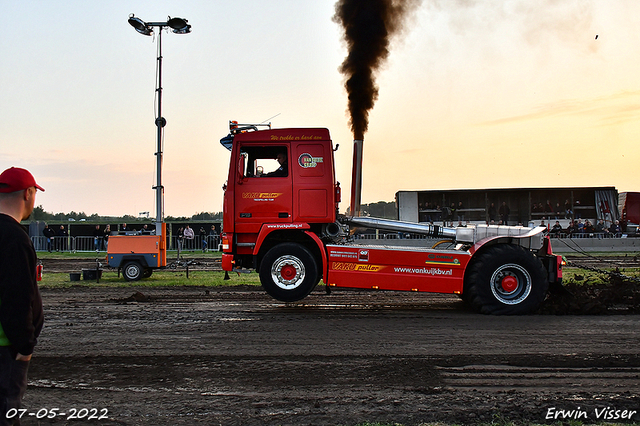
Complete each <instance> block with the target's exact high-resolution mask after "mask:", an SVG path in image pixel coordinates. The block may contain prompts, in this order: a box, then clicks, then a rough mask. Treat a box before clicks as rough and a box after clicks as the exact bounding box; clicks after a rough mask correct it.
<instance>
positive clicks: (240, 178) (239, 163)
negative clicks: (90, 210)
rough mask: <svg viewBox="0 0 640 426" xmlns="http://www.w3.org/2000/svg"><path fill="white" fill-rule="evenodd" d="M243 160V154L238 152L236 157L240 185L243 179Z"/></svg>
mask: <svg viewBox="0 0 640 426" xmlns="http://www.w3.org/2000/svg"><path fill="white" fill-rule="evenodd" d="M244 162H245V157H244V154H240V158H239V159H238V185H242V182H243V181H244Z"/></svg>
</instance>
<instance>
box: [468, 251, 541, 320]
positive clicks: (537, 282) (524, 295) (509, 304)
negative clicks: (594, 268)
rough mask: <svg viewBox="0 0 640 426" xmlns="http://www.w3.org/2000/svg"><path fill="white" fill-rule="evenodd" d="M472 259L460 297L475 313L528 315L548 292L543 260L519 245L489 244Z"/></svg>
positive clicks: (536, 307)
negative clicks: (462, 295) (462, 294)
mask: <svg viewBox="0 0 640 426" xmlns="http://www.w3.org/2000/svg"><path fill="white" fill-rule="evenodd" d="M472 262H473V263H472V264H471V265H470V266H469V269H468V270H467V272H466V274H465V281H464V297H463V299H464V300H465V301H466V302H467V303H469V304H470V305H471V307H472V308H473V309H474V310H475V311H476V312H480V313H483V314H491V315H524V314H529V313H532V312H534V311H535V310H537V309H538V308H539V307H540V304H541V303H542V302H543V300H544V298H545V297H546V295H547V290H548V289H549V281H548V280H547V272H546V270H545V269H544V266H543V265H542V262H541V261H540V260H539V259H538V258H536V257H535V256H534V255H533V254H532V253H531V252H529V251H527V250H525V249H524V248H522V247H520V246H516V245H512V244H499V245H495V246H491V247H488V248H486V249H485V250H484V251H483V252H481V253H479V254H478V255H477V257H476V258H475V259H474V260H473V261H472Z"/></svg>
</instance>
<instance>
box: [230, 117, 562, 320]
mask: <svg viewBox="0 0 640 426" xmlns="http://www.w3.org/2000/svg"><path fill="white" fill-rule="evenodd" d="M230 127H231V133H230V134H229V135H228V136H227V137H225V138H222V139H221V143H222V144H223V145H224V146H225V147H226V148H227V149H229V150H230V151H231V161H230V163H229V164H230V165H229V175H228V180H227V183H226V184H225V187H224V189H225V192H224V220H223V233H222V236H221V237H222V249H223V254H222V268H223V269H224V270H225V271H238V272H239V271H244V270H247V269H254V270H256V271H257V272H258V273H259V275H260V281H261V283H262V286H263V287H264V289H265V290H266V292H267V293H268V294H269V295H271V296H272V297H274V298H275V299H277V300H280V301H284V302H292V301H297V300H300V299H303V298H304V297H306V296H307V295H308V294H309V293H310V292H311V291H312V290H313V289H314V287H315V286H316V285H317V284H318V283H319V282H320V280H323V281H324V283H325V285H326V286H327V291H329V290H330V289H331V288H334V287H348V288H362V289H373V290H396V291H398V290H401V291H416V292H435V293H451V294H458V295H459V296H460V297H461V298H462V299H463V300H465V301H466V302H467V303H468V304H469V305H470V306H471V307H472V308H473V309H475V310H476V311H478V312H482V313H487V314H507V315H508V314H526V313H531V312H533V311H535V310H537V309H538V307H539V306H540V304H541V303H542V301H543V300H544V299H545V297H546V295H547V292H548V289H549V286H550V285H560V283H561V280H562V260H561V257H560V256H556V255H554V254H553V253H552V250H551V245H550V240H549V238H548V236H546V228H544V227H538V228H533V229H532V228H525V227H519V226H489V225H476V226H467V227H458V228H446V227H440V226H436V225H432V224H422V223H420V224H418V223H411V222H400V221H394V220H385V219H374V218H368V217H358V216H356V215H353V216H346V215H340V214H339V213H338V204H339V202H340V200H341V190H340V184H339V182H337V181H336V176H335V167H334V152H335V150H336V149H337V147H335V148H334V146H333V143H332V141H331V138H330V135H329V131H328V130H327V129H324V128H290V129H271V128H270V126H269V128H267V129H263V130H259V129H258V127H257V126H256V125H237V124H235V122H232V124H231V126H230ZM354 142H355V141H354ZM360 142H361V141H360ZM360 146H361V144H360ZM355 157H356V155H355V153H354V158H355ZM359 157H360V158H361V153H360V154H359ZM276 158H278V161H277V162H276V160H274V159H276ZM355 162H356V161H355V160H354V166H355ZM353 191H354V190H353V187H352V192H353ZM352 197H353V194H352ZM352 211H353V209H352ZM357 228H375V229H386V230H391V231H394V232H409V233H414V234H424V235H427V236H429V237H432V238H431V241H433V239H434V238H435V239H437V240H439V242H438V243H436V244H433V245H432V246H431V247H409V246H382V245H368V244H358V243H357V241H358V240H357V239H356V238H354V231H355V229H357ZM425 241H428V240H425ZM443 242H444V243H446V244H441V243H443Z"/></svg>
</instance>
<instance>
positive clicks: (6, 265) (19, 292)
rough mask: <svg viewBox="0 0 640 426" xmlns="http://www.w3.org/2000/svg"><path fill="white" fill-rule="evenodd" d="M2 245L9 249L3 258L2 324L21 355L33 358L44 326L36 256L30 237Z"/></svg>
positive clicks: (0, 282) (0, 265)
mask: <svg viewBox="0 0 640 426" xmlns="http://www.w3.org/2000/svg"><path fill="white" fill-rule="evenodd" d="M25 239H26V241H25ZM2 243H3V244H4V245H5V248H4V249H3V250H2V251H3V253H4V255H3V256H1V258H0V271H2V278H1V279H0V323H1V324H2V329H3V330H4V334H5V335H6V336H7V338H8V339H9V342H11V345H12V346H13V347H14V348H15V349H16V350H17V351H18V352H20V353H21V354H23V355H29V354H31V353H32V352H33V348H34V346H35V345H36V342H37V337H38V335H39V334H40V330H41V329H42V323H43V313H42V300H41V298H40V292H39V290H38V286H37V281H36V257H35V252H34V251H33V248H32V247H31V241H30V240H29V237H28V236H27V235H26V234H25V235H24V238H20V237H18V238H10V239H9V241H7V240H6V239H5V241H3V242H2ZM25 244H27V245H25ZM17 265H21V266H20V267H17Z"/></svg>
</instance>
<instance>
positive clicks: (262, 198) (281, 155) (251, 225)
mask: <svg viewBox="0 0 640 426" xmlns="http://www.w3.org/2000/svg"><path fill="white" fill-rule="evenodd" d="M239 152H240V154H239V155H240V156H241V157H240V158H238V163H239V164H242V163H244V171H243V172H242V173H241V174H240V175H241V176H238V180H237V186H236V196H235V204H236V205H235V215H236V217H235V221H236V232H239V233H258V232H259V231H260V227H261V226H262V224H264V223H290V222H291V220H292V219H291V217H292V208H291V206H292V189H291V180H292V176H291V170H290V164H291V161H290V157H291V152H290V149H289V146H288V145H278V146H271V145H270V146H267V147H265V146H257V145H253V144H245V145H242V146H241V147H240V150H239Z"/></svg>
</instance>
